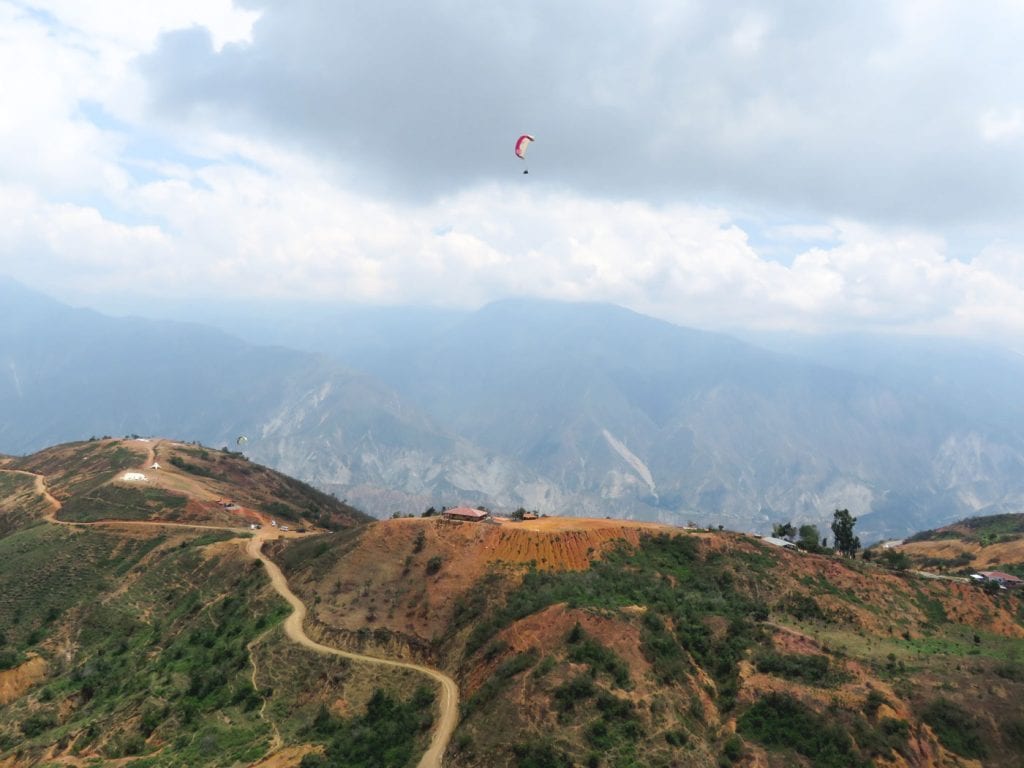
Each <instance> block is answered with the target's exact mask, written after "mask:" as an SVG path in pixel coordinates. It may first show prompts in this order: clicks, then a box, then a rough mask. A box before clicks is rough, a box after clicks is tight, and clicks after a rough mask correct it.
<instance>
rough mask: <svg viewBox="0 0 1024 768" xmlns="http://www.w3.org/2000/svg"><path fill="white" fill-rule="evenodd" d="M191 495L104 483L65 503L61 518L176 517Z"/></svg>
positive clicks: (136, 518)
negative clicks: (187, 496)
mask: <svg viewBox="0 0 1024 768" xmlns="http://www.w3.org/2000/svg"><path fill="white" fill-rule="evenodd" d="M187 503H188V499H187V498H186V497H185V496H180V495H178V494H176V493H171V492H170V491H166V490H164V489H162V488H129V487H126V486H122V485H104V486H101V487H99V488H97V489H95V490H93V491H91V492H90V493H88V494H83V495H80V496H75V497H74V498H71V499H69V500H68V501H66V502H65V503H64V506H63V508H62V509H61V512H60V517H61V519H62V520H69V521H73V522H93V521H96V520H109V519H112V518H113V519H117V520H153V519H164V520H177V519H179V518H180V517H181V512H182V510H184V508H185V505H186V504H187Z"/></svg>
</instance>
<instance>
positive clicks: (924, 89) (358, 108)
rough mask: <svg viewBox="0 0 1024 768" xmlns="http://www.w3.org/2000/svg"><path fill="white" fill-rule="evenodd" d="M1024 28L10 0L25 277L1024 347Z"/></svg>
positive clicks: (939, 4) (6, 226)
mask: <svg viewBox="0 0 1024 768" xmlns="http://www.w3.org/2000/svg"><path fill="white" fill-rule="evenodd" d="M162 6H165V7H162ZM1022 39H1024V3H1022V2H1020V0H1013V1H1012V2H1011V1H1010V0H991V1H987V2H984V3H963V2H945V1H944V0H885V1H884V2H882V1H881V0H879V1H877V2H876V1H875V0H864V1H863V2H858V3H820V2H815V1H813V0H807V1H803V2H796V1H794V2H757V1H752V2H742V1H737V2H729V3H714V2H696V1H693V0H691V1H689V2H687V1H686V0H638V1H637V2H635V3H628V4H627V3H620V2H605V1H604V0H589V1H588V2H582V1H581V2H574V1H571V0H565V2H551V1H550V0H547V1H546V2H541V1H539V0H538V1H534V0H522V1H521V2H518V3H504V4H497V3H494V4H488V3H478V2H468V1H463V0H417V1H416V2H381V3H354V2H344V1H343V0H301V1H295V2H278V3H272V2H263V1H262V0H246V1H245V2H244V3H243V2H238V3H232V2H230V0H178V2H175V3H139V2H137V0H93V1H92V2H82V0H41V1H40V2H29V1H27V0H0V71H2V72H4V73H5V74H4V77H3V78H2V81H0V275H6V276H8V277H12V278H14V279H16V280H19V281H21V282H22V283H24V284H26V285H28V286H30V287H32V288H36V289H38V290H41V291H43V292H45V293H48V294H50V295H52V296H54V297H56V298H59V299H61V300H62V301H66V302H68V303H71V304H75V305H78V306H93V307H96V308H99V309H108V308H114V307H117V306H123V305H125V304H126V303H131V302H135V304H136V305H138V303H139V302H142V303H143V304H145V303H146V302H152V303H153V306H156V305H157V304H159V302H161V301H180V300H199V301H211V302H215V301H233V300H261V301H263V300H265V301H272V300H289V301H294V300H296V299H298V300H303V301H310V302H329V303H335V304H341V303H357V304H371V305H374V304H383V305H425V304H426V305H436V306H444V307H465V308H475V307H478V306H481V305H483V304H486V303H487V302H489V301H493V300H497V299H502V298H507V297H514V296H531V297H545V298H554V299H565V300H589V301H607V302H613V303H616V304H620V305H623V306H627V307H630V308H632V309H634V310H637V311H640V312H644V313H646V314H650V315H654V316H657V317H661V318H664V319H667V320H670V321H672V322H676V323H679V324H682V325H688V326H693V327H699V328H707V329H715V330H729V329H752V330H796V331H807V332H823V331H851V330H853V331H871V332H893V333H929V334H942V335H955V336H968V337H974V338H983V339H988V340H995V341H999V342H1004V343H1007V344H1010V345H1012V346H1017V347H1020V346H1021V343H1020V339H1022V338H1024V216H1022V215H1021V214H1022V213H1024V51H1022V49H1021V47H1020V40H1022ZM522 133H529V134H532V135H533V136H535V137H536V141H535V142H534V143H533V144H532V145H530V148H529V152H528V156H527V163H528V169H529V173H528V174H524V173H523V170H524V166H525V163H524V162H523V161H521V160H519V159H518V158H516V157H515V155H514V154H513V145H514V143H515V140H516V138H517V137H518V136H519V135H520V134H522ZM1021 351H1024V349H1021Z"/></svg>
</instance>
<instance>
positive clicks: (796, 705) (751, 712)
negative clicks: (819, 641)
mask: <svg viewBox="0 0 1024 768" xmlns="http://www.w3.org/2000/svg"><path fill="white" fill-rule="evenodd" d="M737 728H738V730H739V732H740V733H741V734H743V736H744V737H746V738H750V739H753V740H755V741H759V742H761V743H762V744H764V745H765V746H766V747H768V748H769V749H773V750H779V751H786V750H792V751H794V752H797V753H798V754H801V755H803V756H804V757H806V758H808V759H810V761H811V765H813V766H815V768H859V767H860V766H868V765H870V763H869V761H867V760H865V759H864V758H862V757H860V756H859V755H858V754H857V752H856V750H855V749H854V746H853V742H852V740H851V739H850V737H849V735H848V734H847V732H846V730H845V729H844V728H843V727H842V726H841V725H840V724H838V723H837V722H835V721H834V720H832V719H830V718H827V717H825V716H823V715H819V714H817V713H815V712H814V711H813V710H811V709H809V708H808V707H807V706H806V705H804V704H802V703H801V702H800V701H798V700H797V699H795V698H793V697H792V696H787V695H785V694H780V693H769V694H767V695H766V696H764V697H762V698H761V699H759V700H758V701H757V702H755V703H754V704H753V705H752V706H751V707H750V708H749V709H748V710H747V711H746V712H744V713H743V715H741V716H740V718H739V720H738V721H737Z"/></svg>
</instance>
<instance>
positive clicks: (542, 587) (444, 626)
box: [274, 518, 1024, 768]
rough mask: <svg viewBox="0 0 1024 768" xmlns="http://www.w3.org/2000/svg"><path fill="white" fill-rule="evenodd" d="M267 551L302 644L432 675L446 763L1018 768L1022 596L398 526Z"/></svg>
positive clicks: (639, 542) (542, 530)
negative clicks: (451, 709)
mask: <svg viewBox="0 0 1024 768" xmlns="http://www.w3.org/2000/svg"><path fill="white" fill-rule="evenodd" d="M274 554H275V557H276V559H277V560H278V562H280V563H281V564H282V567H283V568H284V569H285V571H286V572H287V573H288V574H289V576H290V579H291V581H292V583H293V585H295V587H296V589H297V590H298V591H299V592H300V594H301V595H302V596H303V598H304V600H305V601H306V603H307V605H309V607H310V615H309V620H308V624H309V627H310V631H311V632H313V633H314V634H316V636H318V637H321V638H325V639H330V640H331V641H332V642H338V643H346V644H349V645H350V646H351V647H357V648H362V649H365V650H369V651H372V652H380V653H391V654H404V655H405V656H406V657H408V658H420V659H426V660H430V661H431V663H436V664H440V665H443V666H444V667H445V668H446V669H448V670H449V672H450V673H451V674H452V675H453V676H454V677H455V678H456V679H457V680H458V682H459V684H460V687H461V689H462V701H463V702H464V703H463V708H462V720H461V722H460V725H459V727H458V730H457V731H456V733H455V737H454V740H453V742H452V746H451V747H450V748H449V752H448V763H447V764H448V765H450V766H467V767H468V766H481V767H483V766H535V765H545V766H547V765H550V766H573V765H575V766H591V765H593V766H632V765H644V766H683V765H685V766H716V765H749V766H753V765H759V766H778V767H779V768H781V767H782V766H793V765H805V766H836V767H838V766H855V765H878V766H883V765H886V766H903V765H919V766H975V765H982V764H983V765H985V766H1011V765H1017V764H1018V763H1017V760H1018V757H1019V755H1020V754H1021V750H1022V749H1024V718H1022V717H1021V715H1020V703H1021V702H1024V666H1022V665H1021V659H1022V653H1024V624H1022V617H1024V603H1022V601H1021V595H1020V594H1017V593H1010V594H1002V595H990V594H986V593H985V592H984V591H983V590H982V589H979V588H976V587H974V586H972V585H969V584H963V583H959V582H950V581H936V580H928V579H922V578H918V577H915V576H913V575H911V574H909V573H905V572H897V571H892V570H888V569H886V568H883V567H880V566H878V565H875V564H872V563H867V562H863V561H861V560H855V561H850V560H844V559H840V558H835V557H832V556H821V555H812V554H804V553H798V552H789V551H785V550H780V549H777V548H774V547H771V546H769V545H766V544H764V543H762V542H760V541H759V540H757V539H756V538H753V537H748V536H743V535H739V534H733V533H728V532H718V531H689V530H683V529H678V528H672V527H668V526H658V525H656V524H636V523H632V524H623V523H622V522H621V521H614V520H572V519H555V518H549V519H543V518H542V519H541V520H538V521H529V522H522V523H515V522H510V521H499V522H495V523H477V524H473V523H454V522H447V521H444V520H439V519H437V518H427V519H424V518H414V519H397V520H389V521H385V522H381V523H377V524H375V525H373V526H370V527H366V528H362V529H359V530H358V531H352V532H350V533H346V534H342V535H341V536H340V538H339V537H338V536H335V537H313V538H309V539H306V540H303V541H296V542H280V543H277V544H276V545H275V548H274Z"/></svg>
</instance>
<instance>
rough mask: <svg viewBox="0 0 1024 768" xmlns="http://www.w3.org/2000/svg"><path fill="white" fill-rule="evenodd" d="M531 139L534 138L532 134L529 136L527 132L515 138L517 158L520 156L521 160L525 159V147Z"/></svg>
mask: <svg viewBox="0 0 1024 768" xmlns="http://www.w3.org/2000/svg"><path fill="white" fill-rule="evenodd" d="M533 140H534V138H533V136H531V135H530V134H528V133H524V134H523V135H522V136H520V137H519V138H518V139H516V157H519V158H522V159H523V160H525V159H526V148H527V147H528V146H530V142H531V141H533Z"/></svg>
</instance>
